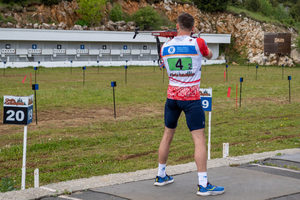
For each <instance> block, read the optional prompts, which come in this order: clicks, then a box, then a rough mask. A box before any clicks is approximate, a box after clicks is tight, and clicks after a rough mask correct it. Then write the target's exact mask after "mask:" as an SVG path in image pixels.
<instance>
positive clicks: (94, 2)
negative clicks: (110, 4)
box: [77, 0, 106, 26]
mask: <svg viewBox="0 0 300 200" xmlns="http://www.w3.org/2000/svg"><path fill="white" fill-rule="evenodd" d="M105 4H106V0H78V7H79V8H78V10H77V12H78V13H79V14H80V15H81V19H82V20H84V21H85V22H86V23H87V24H88V25H90V26H95V25H99V24H100V22H101V19H102V17H103V14H102V13H103V11H104V9H105Z"/></svg>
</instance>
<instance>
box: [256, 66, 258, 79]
mask: <svg viewBox="0 0 300 200" xmlns="http://www.w3.org/2000/svg"><path fill="white" fill-rule="evenodd" d="M257 70H258V65H256V76H255V80H257Z"/></svg>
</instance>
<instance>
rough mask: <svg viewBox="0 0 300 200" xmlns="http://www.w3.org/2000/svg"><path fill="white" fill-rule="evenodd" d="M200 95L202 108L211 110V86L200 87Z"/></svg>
mask: <svg viewBox="0 0 300 200" xmlns="http://www.w3.org/2000/svg"><path fill="white" fill-rule="evenodd" d="M200 97H201V103H202V108H203V110H204V111H211V109H212V105H211V104H212V88H200Z"/></svg>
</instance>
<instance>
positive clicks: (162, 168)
mask: <svg viewBox="0 0 300 200" xmlns="http://www.w3.org/2000/svg"><path fill="white" fill-rule="evenodd" d="M157 176H160V177H162V178H163V177H165V176H166V164H160V163H158V173H157Z"/></svg>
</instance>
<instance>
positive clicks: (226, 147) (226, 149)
mask: <svg viewBox="0 0 300 200" xmlns="http://www.w3.org/2000/svg"><path fill="white" fill-rule="evenodd" d="M228 156H229V143H223V158H227V157H228Z"/></svg>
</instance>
